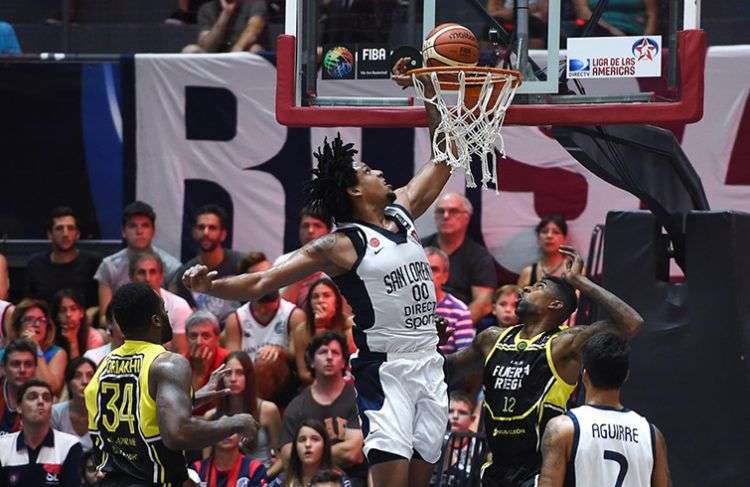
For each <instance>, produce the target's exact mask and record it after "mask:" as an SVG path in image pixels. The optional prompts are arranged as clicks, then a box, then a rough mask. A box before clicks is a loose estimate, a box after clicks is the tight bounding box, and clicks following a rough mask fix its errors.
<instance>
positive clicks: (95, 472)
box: [81, 448, 104, 487]
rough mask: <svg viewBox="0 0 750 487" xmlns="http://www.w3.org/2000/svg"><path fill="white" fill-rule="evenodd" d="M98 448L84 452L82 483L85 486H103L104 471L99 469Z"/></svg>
mask: <svg viewBox="0 0 750 487" xmlns="http://www.w3.org/2000/svg"><path fill="white" fill-rule="evenodd" d="M96 455H97V450H95V449H93V448H92V449H91V450H88V451H86V452H84V453H83V459H82V460H81V470H82V471H81V482H82V483H81V485H82V486H83V487H101V485H102V480H103V479H104V472H102V471H101V470H99V468H98V466H97V461H96Z"/></svg>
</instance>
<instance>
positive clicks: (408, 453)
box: [351, 350, 448, 463]
mask: <svg viewBox="0 0 750 487" xmlns="http://www.w3.org/2000/svg"><path fill="white" fill-rule="evenodd" d="M444 361H445V359H444V358H443V356H442V355H440V354H439V353H438V352H437V351H436V350H426V351H419V352H400V353H388V354H386V353H379V352H365V353H356V354H355V355H354V356H353V357H352V361H351V363H352V373H353V375H354V378H355V381H356V382H355V385H356V388H357V405H358V406H359V414H360V417H361V419H362V433H363V434H364V437H365V447H364V452H365V455H368V452H370V451H371V450H373V449H374V450H380V451H383V452H386V453H390V454H394V455H397V456H400V457H403V458H406V459H409V460H410V459H412V458H414V457H417V458H419V457H421V458H422V459H423V460H425V461H427V462H429V463H436V462H437V461H438V460H439V459H440V449H441V446H442V442H443V437H444V435H445V431H446V428H447V426H448V386H447V384H446V382H445V374H444V373H443V363H444ZM368 458H369V455H368Z"/></svg>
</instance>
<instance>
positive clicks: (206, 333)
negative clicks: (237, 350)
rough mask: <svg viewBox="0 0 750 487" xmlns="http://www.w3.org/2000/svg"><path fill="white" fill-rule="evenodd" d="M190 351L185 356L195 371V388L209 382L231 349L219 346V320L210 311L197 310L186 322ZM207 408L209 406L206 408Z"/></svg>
mask: <svg viewBox="0 0 750 487" xmlns="http://www.w3.org/2000/svg"><path fill="white" fill-rule="evenodd" d="M185 331H186V333H187V341H188V352H187V353H186V354H185V358H186V359H188V361H189V362H190V369H191V370H192V372H193V390H194V391H197V390H198V389H200V388H201V387H203V386H204V385H206V383H207V382H208V379H209V377H210V376H211V373H213V371H214V370H216V369H218V368H219V367H221V364H222V363H224V359H226V358H227V355H228V354H229V351H228V350H227V349H226V348H223V347H220V346H219V335H220V334H221V330H219V320H218V319H216V316H214V315H213V314H211V313H210V312H209V311H196V312H195V313H193V314H191V315H190V316H189V317H188V319H187V321H186V322H185ZM206 409H207V408H206Z"/></svg>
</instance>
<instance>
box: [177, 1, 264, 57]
mask: <svg viewBox="0 0 750 487" xmlns="http://www.w3.org/2000/svg"><path fill="white" fill-rule="evenodd" d="M267 11H268V7H267V5H266V2H265V0H211V1H210V2H208V3H205V4H204V5H202V6H201V8H200V9H199V10H198V26H199V28H200V33H199V34H198V43H197V44H189V45H188V46H186V47H185V48H184V49H183V50H182V52H184V53H187V54H197V53H211V52H243V51H244V52H259V51H265V50H268V48H269V47H270V44H269V42H268V32H267V29H266V23H267V22H266V14H267Z"/></svg>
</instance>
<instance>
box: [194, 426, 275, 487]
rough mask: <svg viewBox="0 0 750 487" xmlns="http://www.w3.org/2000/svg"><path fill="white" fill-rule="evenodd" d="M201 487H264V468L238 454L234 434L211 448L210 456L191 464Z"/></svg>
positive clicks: (238, 442)
mask: <svg viewBox="0 0 750 487" xmlns="http://www.w3.org/2000/svg"><path fill="white" fill-rule="evenodd" d="M193 469H194V470H195V471H196V472H198V475H199V477H200V479H201V482H202V485H210V486H211V487H233V486H242V487H265V486H266V480H267V479H266V467H264V466H263V464H262V463H261V462H260V461H258V460H256V459H254V458H252V457H250V456H248V455H244V454H242V453H241V452H240V435H239V434H237V433H235V434H233V435H232V436H229V437H227V438H224V439H223V440H221V441H220V442H218V443H217V444H215V445H214V446H213V447H212V448H211V456H209V457H208V458H206V459H205V460H200V461H197V462H195V463H193Z"/></svg>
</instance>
